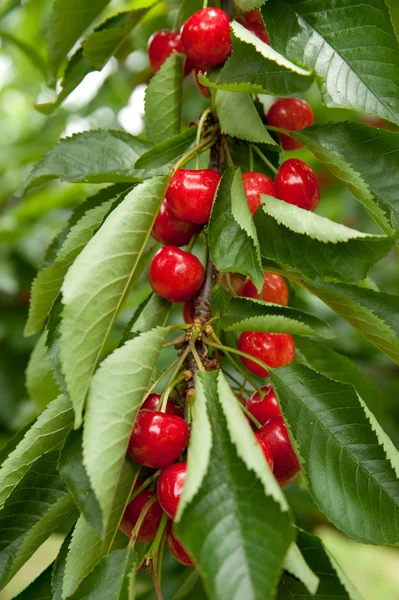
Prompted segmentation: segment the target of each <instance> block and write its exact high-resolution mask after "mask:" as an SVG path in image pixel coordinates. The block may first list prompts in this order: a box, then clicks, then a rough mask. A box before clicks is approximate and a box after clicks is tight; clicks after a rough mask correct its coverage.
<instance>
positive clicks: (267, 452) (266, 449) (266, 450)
mask: <svg viewBox="0 0 399 600" xmlns="http://www.w3.org/2000/svg"><path fill="white" fill-rule="evenodd" d="M255 437H256V439H257V442H258V444H259V446H260V447H261V450H262V452H263V456H264V457H265V459H266V462H267V464H268V465H269V467H270V470H271V471H273V467H274V459H273V453H272V449H271V448H270V446H269V444H268V443H267V442H266V441H265V440H264V439H263V438H262V436H261V435H260V434H259V433H258V432H257V431H255Z"/></svg>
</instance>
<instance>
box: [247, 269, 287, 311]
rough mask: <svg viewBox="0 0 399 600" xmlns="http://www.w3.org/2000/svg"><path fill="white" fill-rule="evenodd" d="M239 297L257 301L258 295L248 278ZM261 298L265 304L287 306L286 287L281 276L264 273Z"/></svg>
mask: <svg viewBox="0 0 399 600" xmlns="http://www.w3.org/2000/svg"><path fill="white" fill-rule="evenodd" d="M239 295H240V296H242V297H244V298H255V299H256V300H258V299H259V294H258V291H257V289H256V287H255V286H254V284H253V283H252V281H251V280H250V278H249V277H247V279H246V280H245V283H244V286H243V288H242V291H241V293H240V294H239ZM261 298H262V300H264V301H265V302H273V303H274V304H281V305H282V306H287V304H288V287H287V284H286V283H285V281H284V279H283V278H282V277H281V275H278V274H277V273H267V272H266V273H264V283H263V286H262V291H261Z"/></svg>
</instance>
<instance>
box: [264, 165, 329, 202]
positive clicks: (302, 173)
mask: <svg viewBox="0 0 399 600" xmlns="http://www.w3.org/2000/svg"><path fill="white" fill-rule="evenodd" d="M274 185H275V187H276V197H277V198H279V200H284V202H288V204H295V206H299V207H300V208H304V209H305V210H314V209H315V208H316V206H317V205H318V203H319V202H320V185H319V181H318V179H317V177H316V173H315V172H314V171H313V169H312V168H311V167H309V165H308V164H306V163H305V162H303V160H299V159H298V158H290V159H289V160H286V161H285V162H284V163H283V164H282V165H281V167H280V168H279V170H278V173H277V175H276V179H275V181H274Z"/></svg>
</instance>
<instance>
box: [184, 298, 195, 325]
mask: <svg viewBox="0 0 399 600" xmlns="http://www.w3.org/2000/svg"><path fill="white" fill-rule="evenodd" d="M183 319H184V322H185V323H187V324H189V325H190V324H191V323H194V319H195V306H194V302H193V301H192V300H187V302H185V303H184V304H183Z"/></svg>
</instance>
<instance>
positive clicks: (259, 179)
mask: <svg viewBox="0 0 399 600" xmlns="http://www.w3.org/2000/svg"><path fill="white" fill-rule="evenodd" d="M242 182H243V184H244V191H245V195H246V197H247V202H248V206H249V210H250V211H251V214H252V216H254V214H255V213H256V209H257V208H258V207H259V206H260V205H261V204H262V201H261V199H260V195H261V194H267V195H268V196H276V191H275V189H274V183H273V181H272V180H271V179H269V177H267V175H263V173H256V172H252V171H250V172H248V173H243V174H242Z"/></svg>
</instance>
